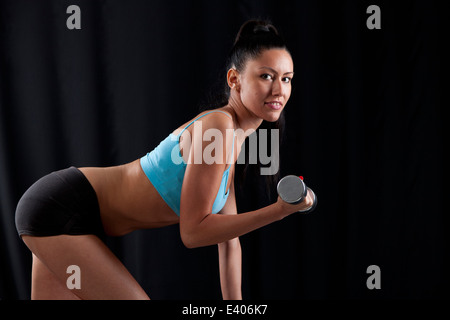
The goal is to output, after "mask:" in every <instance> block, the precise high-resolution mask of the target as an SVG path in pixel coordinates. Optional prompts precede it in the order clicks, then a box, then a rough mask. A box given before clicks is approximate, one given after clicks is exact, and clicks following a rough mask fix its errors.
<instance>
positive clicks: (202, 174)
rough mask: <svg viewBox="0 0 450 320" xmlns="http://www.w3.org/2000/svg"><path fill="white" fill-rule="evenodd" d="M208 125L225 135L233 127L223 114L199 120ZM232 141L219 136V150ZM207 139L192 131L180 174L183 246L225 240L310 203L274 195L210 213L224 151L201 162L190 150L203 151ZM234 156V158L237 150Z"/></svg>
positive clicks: (217, 185)
mask: <svg viewBox="0 0 450 320" xmlns="http://www.w3.org/2000/svg"><path fill="white" fill-rule="evenodd" d="M208 128H215V129H218V130H220V131H221V132H222V133H223V136H224V137H226V130H227V129H230V128H233V122H232V121H231V120H230V119H228V117H226V116H220V115H219V116H217V115H216V116H211V117H208V121H203V130H206V129H208ZM232 142H233V141H232V139H223V148H224V149H223V150H227V145H228V148H229V149H230V148H231V145H232ZM210 143H211V142H209V143H208V141H203V132H200V130H199V132H194V134H193V135H192V144H191V150H190V153H189V160H190V161H189V163H188V164H187V167H186V172H185V175H184V180H183V187H182V190H181V205H180V234H181V239H182V241H183V243H184V245H185V246H186V247H188V248H195V247H201V246H207V245H212V244H218V243H221V242H225V241H228V240H231V239H234V238H237V237H239V236H241V235H243V234H246V233H248V232H250V231H253V230H256V229H258V228H261V227H263V226H266V225H268V224H270V223H272V222H275V221H278V220H281V219H283V218H284V217H286V216H288V215H289V214H292V213H294V212H296V211H298V210H304V209H307V208H309V207H310V206H311V205H312V199H311V198H310V197H309V196H307V198H306V199H305V200H304V201H303V202H302V203H301V204H299V205H292V204H287V203H285V202H284V201H283V200H281V199H280V198H278V201H277V202H276V203H273V204H271V205H269V206H267V207H264V208H261V209H258V210H254V211H250V212H245V213H240V214H227V215H220V214H212V213H211V209H212V205H213V203H214V199H215V197H216V195H217V191H218V189H219V186H220V183H221V180H222V175H223V172H224V170H225V168H226V167H227V161H226V159H227V154H228V153H227V152H223V160H224V161H223V163H213V164H207V163H206V162H205V161H202V163H201V164H198V163H197V164H196V163H195V162H194V161H193V157H194V150H196V148H201V149H200V150H201V151H203V154H204V152H205V148H206V147H207V146H208V145H209V144H210ZM229 149H228V150H229ZM234 156H235V158H236V159H237V156H238V155H237V152H235V153H234Z"/></svg>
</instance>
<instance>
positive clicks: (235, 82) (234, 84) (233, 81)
mask: <svg viewBox="0 0 450 320" xmlns="http://www.w3.org/2000/svg"><path fill="white" fill-rule="evenodd" d="M227 82H228V86H229V87H230V89H231V90H233V89H236V90H237V91H238V92H239V90H240V80H239V72H238V71H237V70H236V69H235V68H231V69H230V70H228V73H227Z"/></svg>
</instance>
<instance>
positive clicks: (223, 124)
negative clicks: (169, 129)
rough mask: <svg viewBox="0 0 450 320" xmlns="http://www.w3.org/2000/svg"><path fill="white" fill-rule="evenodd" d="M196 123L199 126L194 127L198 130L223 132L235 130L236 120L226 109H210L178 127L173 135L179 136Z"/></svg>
mask: <svg viewBox="0 0 450 320" xmlns="http://www.w3.org/2000/svg"><path fill="white" fill-rule="evenodd" d="M195 122H197V123H199V124H197V126H194V127H196V128H199V127H201V130H202V131H205V130H208V129H218V130H221V131H223V130H227V129H234V120H233V116H232V114H231V113H230V112H229V111H228V110H226V109H224V108H217V109H208V110H204V111H202V112H200V113H199V114H197V115H196V116H195V117H193V118H192V119H191V120H189V121H187V122H186V123H184V124H183V125H181V126H180V127H178V128H177V129H176V130H175V131H174V132H173V134H175V135H177V134H179V133H180V132H181V131H182V130H183V129H188V128H189V127H190V126H191V125H193V124H194V123H195ZM200 124H201V125H200ZM192 129H193V128H191V129H190V130H189V131H192Z"/></svg>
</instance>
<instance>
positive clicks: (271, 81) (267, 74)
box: [239, 49, 294, 122]
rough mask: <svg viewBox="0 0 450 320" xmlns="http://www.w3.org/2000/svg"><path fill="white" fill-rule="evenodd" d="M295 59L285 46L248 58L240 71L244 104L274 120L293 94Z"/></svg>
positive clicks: (250, 109)
mask: <svg viewBox="0 0 450 320" xmlns="http://www.w3.org/2000/svg"><path fill="white" fill-rule="evenodd" d="M293 76H294V63H293V61H292V57H291V55H290V54H289V52H288V51H286V50H284V49H269V50H264V51H263V52H262V53H261V55H260V56H259V57H258V58H256V59H250V60H248V61H247V63H246V66H245V69H244V70H243V71H242V72H241V73H240V74H239V93H240V98H241V101H242V103H243V105H244V106H245V107H246V108H247V109H248V110H249V111H251V112H252V113H253V114H255V115H256V116H257V117H259V118H261V119H263V120H266V121H269V122H274V121H277V120H278V118H279V117H280V114H281V112H282V111H283V109H284V107H285V105H286V103H287V102H288V100H289V97H290V96H291V80H292V77H293Z"/></svg>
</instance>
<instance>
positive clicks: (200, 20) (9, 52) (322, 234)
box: [0, 0, 450, 299]
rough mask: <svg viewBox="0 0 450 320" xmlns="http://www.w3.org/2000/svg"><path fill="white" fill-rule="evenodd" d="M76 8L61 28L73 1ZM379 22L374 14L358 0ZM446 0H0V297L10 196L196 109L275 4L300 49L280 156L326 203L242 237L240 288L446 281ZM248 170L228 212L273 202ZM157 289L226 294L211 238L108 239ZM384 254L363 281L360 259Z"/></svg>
mask: <svg viewBox="0 0 450 320" xmlns="http://www.w3.org/2000/svg"><path fill="white" fill-rule="evenodd" d="M73 4H76V5H78V6H79V7H80V9H81V27H82V28H81V30H69V29H68V28H67V27H66V20H67V18H68V17H69V14H67V13H66V9H67V7H68V6H69V5H73ZM371 4H376V5H378V6H379V7H380V9H381V29H380V30H369V29H368V28H367V27H366V20H367V18H368V17H369V15H370V14H367V13H366V9H367V7H368V6H369V5H371ZM444 12H445V10H444V8H443V6H442V5H441V4H440V3H438V2H436V1H405V2H397V1H395V3H394V1H391V2H388V1H379V0H376V1H370V2H369V1H330V2H321V1H315V0H304V1H284V0H278V1H269V0H267V1H256V0H254V1H251V0H247V1H237V0H234V1H220V2H219V1H112V0H111V1H91V0H90V1H87V0H85V1H81V0H70V1H66V0H54V1H32V0H30V1H24V0H14V1H3V0H2V1H1V2H0V19H1V25H0V28H1V29H0V46H1V47H0V48H1V52H0V54H1V56H0V57H1V60H0V63H1V65H0V199H1V204H0V254H1V263H0V299H28V298H29V297H30V283H31V282H30V281H31V278H30V276H31V274H30V270H31V255H30V252H29V251H28V249H27V248H26V247H25V245H24V244H23V243H22V242H21V241H20V239H19V237H18V236H17V233H16V229H15V225H14V211H15V207H16V204H17V201H18V200H19V198H20V196H21V195H22V194H23V192H24V191H25V190H26V189H27V188H28V187H29V186H30V185H31V184H32V183H33V182H34V181H36V180H37V179H38V178H40V177H41V176H43V175H45V174H47V173H49V172H51V171H54V170H59V169H62V168H65V167H68V166H71V165H74V166H110V165H118V164H122V163H125V162H129V161H132V160H135V159H137V158H139V157H141V156H142V155H144V154H145V153H147V152H149V151H150V150H151V149H153V148H154V147H155V146H156V145H157V144H158V143H159V142H160V141H161V140H162V139H163V138H164V137H166V136H167V135H168V133H169V132H171V131H172V130H173V129H174V128H175V127H177V126H179V125H180V124H181V123H183V122H185V121H187V120H188V119H190V118H192V117H193V116H194V115H195V114H196V113H197V112H198V110H199V107H200V106H201V101H203V100H202V99H204V98H205V96H206V95H207V93H208V92H210V91H211V88H212V87H213V85H215V84H217V81H218V79H221V76H222V75H223V72H225V70H224V65H225V58H226V55H227V52H228V50H229V48H230V47H231V44H232V41H233V39H234V36H235V34H236V32H237V31H238V28H239V26H240V25H241V24H242V23H243V22H244V21H245V20H246V19H248V18H253V17H263V18H270V19H271V20H272V21H273V22H274V23H275V25H276V26H277V27H278V28H279V30H280V32H281V33H282V34H283V35H284V37H285V38H286V40H287V42H288V45H289V48H290V50H291V52H292V55H293V59H294V64H295V72H296V75H295V78H294V81H293V93H292V96H291V100H290V102H289V103H288V105H287V107H286V122H287V127H286V135H285V140H284V143H283V145H282V147H281V173H282V175H286V174H297V175H303V176H305V181H306V182H307V184H308V185H309V186H310V187H311V188H312V189H313V190H314V191H315V192H316V193H317V195H318V197H319V206H318V208H317V209H316V211H315V213H314V214H312V215H309V216H302V215H292V216H290V217H288V218H286V219H284V220H283V221H280V222H277V223H274V224H272V225H270V226H267V227H264V228H262V229H260V230H257V231H254V232H252V233H250V234H247V235H245V236H243V237H241V244H242V250H243V295H244V298H246V299H303V298H318V299H335V298H364V299H379V298H402V299H403V298H448V297H449V293H448V287H449V285H450V283H449V273H448V270H449V263H448V262H449V261H448V256H449V247H448V236H447V229H448V227H449V218H448V208H447V210H446V209H445V208H446V207H448V206H447V205H446V204H444V197H445V196H446V195H445V193H444V181H445V178H444V164H445V161H444V150H445V149H444V132H443V131H444V125H445V123H444V117H443V116H444V115H443V110H444V105H445V106H448V105H449V104H448V100H447V99H446V97H444V85H443V77H444V76H446V75H447V74H446V73H445V72H444V71H443V69H442V68H441V63H442V62H443V61H444V57H445V55H444V52H443V44H444V39H446V38H447V37H448V33H447V32H446V30H444V26H445V24H446V21H445V20H444V17H445V16H444ZM261 179H262V178H261V177H260V176H256V177H253V178H248V179H247V180H246V181H245V182H242V183H243V191H242V192H240V193H239V194H238V207H239V212H245V211H247V210H250V209H255V208H258V207H261V206H264V205H267V204H269V203H270V202H271V201H272V200H270V199H269V198H267V196H265V194H264V187H263V183H262V180H261ZM107 241H108V242H107V244H108V246H110V248H111V249H112V250H113V251H114V252H115V253H116V254H117V256H118V257H119V258H120V259H121V260H122V261H123V263H124V264H125V265H126V267H127V268H128V269H129V270H130V272H131V273H132V274H133V275H134V276H135V278H136V279H137V280H138V282H139V283H140V284H141V285H142V287H143V288H144V289H145V290H146V292H147V293H148V294H149V296H150V297H151V298H152V299H220V298H221V293H220V286H219V273H218V262H217V248H216V246H211V247H205V248H198V249H186V248H185V247H184V246H183V244H182V242H181V240H180V236H179V230H178V226H171V227H167V228H162V229H157V230H142V231H137V232H134V233H132V234H129V235H127V236H125V237H122V238H108V240H107ZM370 265H377V266H379V267H380V270H381V289H379V290H375V289H374V290H369V289H368V288H367V286H366V280H367V278H368V276H369V274H367V272H366V270H367V268H368V266H370Z"/></svg>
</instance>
